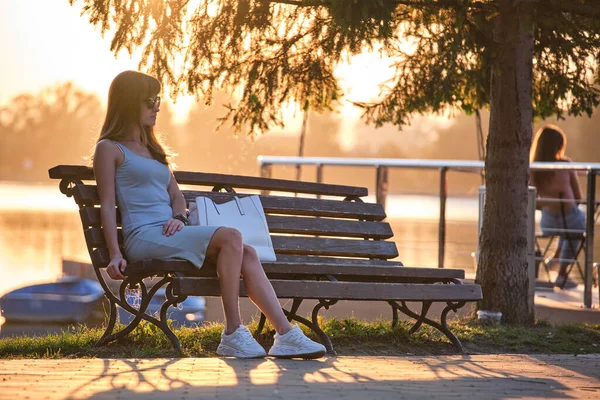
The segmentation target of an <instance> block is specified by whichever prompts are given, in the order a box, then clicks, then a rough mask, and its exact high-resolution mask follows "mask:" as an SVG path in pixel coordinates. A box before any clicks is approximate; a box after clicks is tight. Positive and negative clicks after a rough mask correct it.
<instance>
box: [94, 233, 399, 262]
mask: <svg viewBox="0 0 600 400" xmlns="http://www.w3.org/2000/svg"><path fill="white" fill-rule="evenodd" d="M117 237H118V240H119V243H120V244H122V243H123V232H122V230H121V229H120V228H118V229H117ZM271 239H272V241H273V248H274V249H275V253H277V254H299V255H308V254H312V255H323V256H339V257H365V258H380V259H389V258H394V257H397V256H398V250H397V248H396V243H394V242H384V241H373V240H352V239H332V238H316V237H300V236H295V237H294V236H272V237H271ZM85 241H86V243H87V245H88V247H91V248H101V247H106V241H105V239H104V234H103V233H102V228H98V227H93V228H88V229H86V230H85Z"/></svg>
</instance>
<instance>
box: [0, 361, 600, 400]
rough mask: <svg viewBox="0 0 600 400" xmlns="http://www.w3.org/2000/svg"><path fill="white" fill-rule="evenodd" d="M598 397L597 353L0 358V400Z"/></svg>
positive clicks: (599, 389)
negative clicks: (318, 357)
mask: <svg viewBox="0 0 600 400" xmlns="http://www.w3.org/2000/svg"><path fill="white" fill-rule="evenodd" d="M450 397H451V398H470V399H472V398H487V399H489V398H491V399H512V398H546V399H548V398H558V399H560V398H596V399H598V398H600V355H586V356H573V355H566V356H565V355H558V356H547V355H473V356H444V357H332V358H324V359H322V360H317V361H296V360H294V361H290V360H273V359H261V360H235V359H219V358H182V359H142V360H135V359H122V360H106V359H78V360H67V359H61V360H0V399H11V400H12V399H83V398H91V399H127V400H137V399H195V398H207V399H286V400H291V399H311V400H317V399H321V398H327V399H338V398H339V399H360V400H362V399H403V398H407V399H413V398H450Z"/></svg>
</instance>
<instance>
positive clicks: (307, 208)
mask: <svg viewBox="0 0 600 400" xmlns="http://www.w3.org/2000/svg"><path fill="white" fill-rule="evenodd" d="M183 194H184V196H185V198H186V201H187V202H189V201H194V200H195V199H196V197H197V196H199V195H202V196H205V195H209V196H211V197H212V198H214V199H217V200H224V199H228V198H230V197H231V195H228V194H227V193H216V192H199V191H187V190H186V191H184V192H183ZM73 197H74V198H75V201H76V202H77V204H78V205H79V206H94V205H99V204H100V198H99V197H98V191H97V189H96V185H76V187H75V188H74V189H73ZM260 200H261V203H262V205H263V208H264V210H265V213H267V214H285V215H306V216H313V217H332V218H349V219H362V220H368V221H381V220H383V219H384V218H385V217H386V214H385V211H384V210H383V206H382V205H381V204H377V203H361V202H354V201H340V200H324V199H310V198H300V197H282V196H260Z"/></svg>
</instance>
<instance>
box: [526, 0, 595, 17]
mask: <svg viewBox="0 0 600 400" xmlns="http://www.w3.org/2000/svg"><path fill="white" fill-rule="evenodd" d="M538 3H539V6H540V7H543V8H545V9H546V10H551V11H553V12H561V13H568V14H572V15H576V16H578V17H587V18H598V17H600V5H598V4H597V2H595V4H590V3H591V2H590V1H585V0H584V1H576V0H570V1H562V0H558V1H557V0H550V1H546V0H542V1H538Z"/></svg>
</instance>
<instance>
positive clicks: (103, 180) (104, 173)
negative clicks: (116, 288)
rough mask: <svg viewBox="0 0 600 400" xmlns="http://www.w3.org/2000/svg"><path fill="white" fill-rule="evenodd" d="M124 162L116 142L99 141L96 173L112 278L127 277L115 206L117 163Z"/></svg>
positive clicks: (95, 160)
mask: <svg viewBox="0 0 600 400" xmlns="http://www.w3.org/2000/svg"><path fill="white" fill-rule="evenodd" d="M122 162H123V155H122V153H121V151H120V150H119V149H118V148H117V146H116V145H115V144H114V143H112V142H110V141H108V140H102V141H100V142H98V144H97V145H96V151H95V153H94V175H95V176H96V183H97V185H98V196H99V197H100V218H101V222H102V232H103V233H104V239H105V240H106V244H107V246H108V254H109V257H110V263H109V264H108V267H107V270H106V272H107V273H108V275H109V276H110V277H111V278H112V279H125V276H124V275H123V269H124V268H125V266H126V265H127V262H126V261H125V259H124V258H123V255H122V254H121V249H120V248H119V241H118V239H117V211H116V208H115V207H116V200H115V171H116V168H117V165H118V164H120V163H122Z"/></svg>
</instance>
